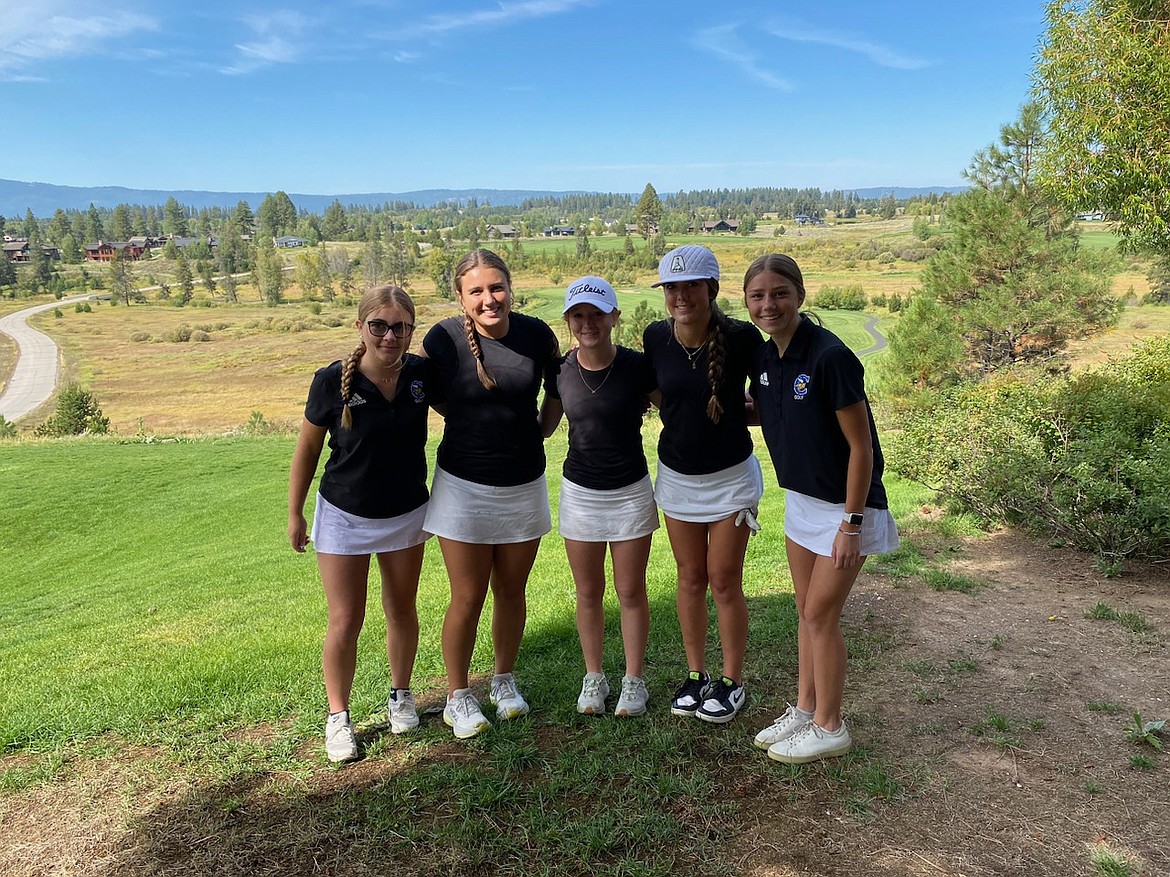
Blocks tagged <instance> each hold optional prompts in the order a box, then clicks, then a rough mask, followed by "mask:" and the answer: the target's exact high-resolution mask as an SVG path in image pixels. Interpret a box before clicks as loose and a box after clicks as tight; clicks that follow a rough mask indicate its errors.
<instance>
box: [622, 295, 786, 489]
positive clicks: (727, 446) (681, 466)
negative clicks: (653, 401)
mask: <svg viewBox="0 0 1170 877" xmlns="http://www.w3.org/2000/svg"><path fill="white" fill-rule="evenodd" d="M763 343H764V341H763V337H762V336H761V335H760V330H759V329H757V328H756V327H755V326H753V325H752V324H751V323H745V322H743V321H741V320H732V319H730V318H725V326H724V360H723V381H722V383H721V384H720V385H719V401H720V402H721V403H722V404H723V416H722V417H720V418H719V422H718V423H712V422H711V419H710V418H709V417H708V416H707V401H708V399H710V397H711V388H710V387H709V386H708V384H707V362H708V356H709V353H710V347H711V346H710V344H708V345H707V346H706V347H704V348H703V350H702V351H701V352H700V353H699V355H698V356H696V357H695V358H694V360H693V361H692V360H689V359H688V358H687V355H686V352H685V351H684V348H683V347H682V345H681V344H679V343H678V339H676V338H675V337H674V333H673V332H672V331H671V328H670V321H669V320H659V321H658V322H655V323H651V324H650V325H649V326H647V327H646V330H645V331H644V332H643V333H642V348H643V349H644V350H645V351H646V356H647V357H648V358H649V360H650V364H651V365H652V366H653V368H654V374H655V377H656V378H657V381H658V389H659V390H660V391H661V392H662V403H661V412H662V433H661V434H660V436H659V438H658V458H659V459H660V460H661V461H662V462H663V463H665V464H666V465H667V466H669V467H670V468H671V469H673V470H675V471H676V472H681V473H683V474H684V475H707V474H709V473H711V472H719V471H721V470H723V469H727V468H729V467H731V466H735V465H737V464H739V463H742V462H743V461H744V460H746V459H747V458H748V456H749V455H750V454H751V452H752V439H751V436H750V435H749V434H748V428H747V412H746V409H745V407H744V388H745V386H746V384H747V378H748V375H749V373H750V372H751V370H752V367H753V362H754V357H755V352H756V350H757V349H758V348H759V346H760V345H761V344H763ZM692 365H693V366H694V367H693V368H692Z"/></svg>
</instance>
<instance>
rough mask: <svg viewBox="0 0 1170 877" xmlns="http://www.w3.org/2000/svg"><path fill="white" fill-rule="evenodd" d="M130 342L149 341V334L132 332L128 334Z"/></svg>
mask: <svg viewBox="0 0 1170 877" xmlns="http://www.w3.org/2000/svg"><path fill="white" fill-rule="evenodd" d="M130 340H131V341H149V340H150V333H149V332H132V333H130Z"/></svg>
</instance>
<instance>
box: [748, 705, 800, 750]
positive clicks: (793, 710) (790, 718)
mask: <svg viewBox="0 0 1170 877" xmlns="http://www.w3.org/2000/svg"><path fill="white" fill-rule="evenodd" d="M812 717H813V714H812V713H806V712H805V711H804V710H802V709H801V708H800V707H797V706H793V705H792V704H788V709H786V710H784V714H783V715H781V716H777V717H776V718H775V719H773V720H772V724H770V725H768V727H766V728H764V730H762V731H760V733H758V734H756V740H755V743H756V746H757V747H759V748H760V749H768V748H770V747H771V746H772V744H774V743H779V742H780V741H781V740H787V739H788V738H789V737H791V736H792V735H793V734H795V733H796V732H797V731H799V730H800V729H801V728H803V727H804V726H805V725H807V724H808V723H809V722H811V721H812Z"/></svg>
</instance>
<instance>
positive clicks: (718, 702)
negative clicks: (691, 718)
mask: <svg viewBox="0 0 1170 877" xmlns="http://www.w3.org/2000/svg"><path fill="white" fill-rule="evenodd" d="M746 702H747V692H746V691H744V689H743V686H742V685H740V684H739V683H737V682H736V681H735V680H734V679H728V678H727V677H726V676H724V677H722V678H721V679H717V680H715V682H714V683H713V684H712V685H711V689H710V691H709V692H708V693H707V697H706V698H705V699H704V700H703V702H702V704H700V705H699V708H698V709H697V710H695V715H696V716H697V717H698V718H700V719H702V720H703V721H704V722H715V723H716V724H718V725H721V724H723V723H724V722H730V721H731V720H732V719H734V718H735V714H736V713H738V712H739V710H740V707H742V706H743V705H744V703H746Z"/></svg>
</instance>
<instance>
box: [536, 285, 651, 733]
mask: <svg viewBox="0 0 1170 877" xmlns="http://www.w3.org/2000/svg"><path fill="white" fill-rule="evenodd" d="M617 304H618V302H617V295H615V294H614V291H613V287H612V286H610V285H609V283H607V282H606V281H605V280H602V279H601V278H600V277H582V278H580V279H579V280H574V281H573V282H572V283H570V284H569V286H568V289H566V290H565V309H564V311H563V313H564V316H565V322H566V323H567V324H568V326H569V331H570V332H572V334H573V338H574V339H575V340H576V342H577V347H576V349H575V350H573V351H571V352H570V353H569V355H568V356H566V357H565V359H564V360H563V361H562V362H561V365H560V370H559V374H558V376H557V380H556V385H555V387H554V386H550V387H549V393H550V395H552V396H554V397H555V398H554V399H553V400H552V401H549V402H546V404H545V406H544V408H543V410H542V422H541V425H542V427H543V429H544V434H545V436H546V437H547V436H549V435H551V434H552V431H553V430H554V429H555V428H556V425H557V423H558V422H559V421H560V419H561V414H562V413H563V414H564V415H565V416H566V417H567V418H568V421H569V452H568V454H567V456H566V457H565V466H564V477H563V478H562V480H561V499H560V521H559V526H560V533H561V535H562V536H563V537H564V538H565V553H566V554H567V555H568V558H569V567H570V568H571V569H572V571H573V581H574V582H575V583H576V588H577V633H578V635H579V636H580V638H581V652H582V653H583V655H584V657H585V671H586V672H585V678H584V680H582V683H581V694H580V696H579V697H578V698H577V711H578V712H580V713H584V714H586V715H600V714H602V713H604V712H605V699H606V698H607V697H608V696H609V682H608V681H607V680H606V678H605V672H604V669H603V667H602V664H601V657H602V644H603V641H604V638H605V610H604V598H605V552H606V547H607V546H608V548H609V553H610V556H611V557H612V559H613V586H614V590H615V591H617V595H618V602H619V604H620V605H621V623H622V645H623V647H624V650H625V659H626V675H625V676H624V677H623V679H622V689H621V694H620V695H619V696H618V700H617V704H616V705H615V707H614V715H617V716H640V715H642V714H643V713H645V712H646V702H647V701H648V700H649V694H648V693H647V691H646V684H645V682H644V681H643V679H642V673H643V662H644V661H645V658H646V639H647V637H648V635H649V630H650V608H649V605H648V604H647V600H646V563H647V561H648V560H649V559H650V540H651V536H652V534H653V532H654V531H655V530H657V529H658V507H657V506H656V505H655V504H654V489H653V487H652V486H651V484H650V473H649V470H648V468H647V466H646V454H645V452H644V451H643V450H642V415H643V414H645V412H646V409H647V408H648V407H649V402H648V399H647V396H648V394H649V393H650V392H651V391H653V389H654V372H653V370H652V369H651V368H650V364H649V363H648V362H647V360H646V357H645V355H643V354H642V353H640V352H638V351H637V350H630V349H629V348H626V347H618V346H617V345H615V344H614V343H613V337H612V333H613V329H614V326H616V325H617V320H618V316H619V314H620V311H618V306H617Z"/></svg>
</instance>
